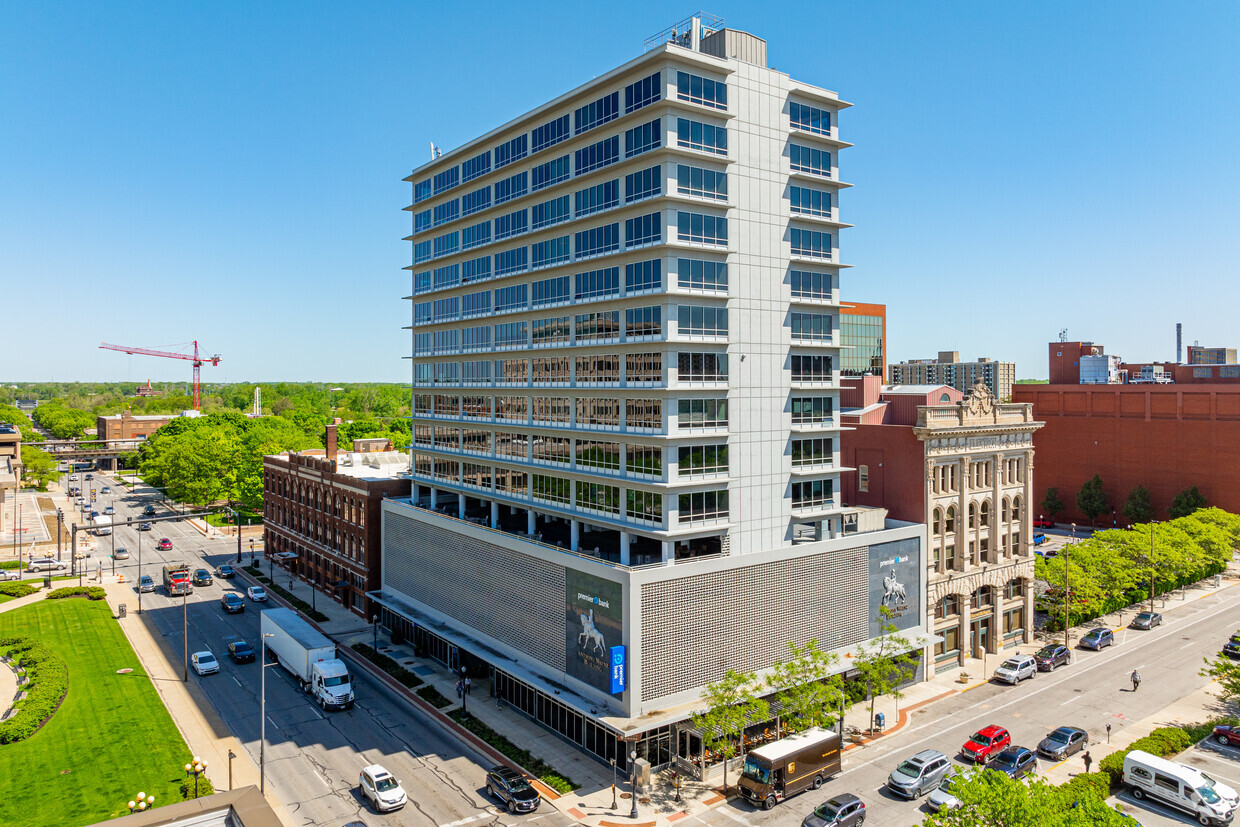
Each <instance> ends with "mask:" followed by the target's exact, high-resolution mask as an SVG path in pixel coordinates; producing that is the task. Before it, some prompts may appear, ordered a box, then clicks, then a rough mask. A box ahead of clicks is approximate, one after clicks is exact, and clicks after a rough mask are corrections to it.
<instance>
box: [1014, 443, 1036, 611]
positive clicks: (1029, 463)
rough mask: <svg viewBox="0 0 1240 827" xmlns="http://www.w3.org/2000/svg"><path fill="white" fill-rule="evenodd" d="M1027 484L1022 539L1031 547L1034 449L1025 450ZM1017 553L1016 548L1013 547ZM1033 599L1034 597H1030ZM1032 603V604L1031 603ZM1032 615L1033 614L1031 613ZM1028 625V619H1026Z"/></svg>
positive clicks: (1021, 517)
mask: <svg viewBox="0 0 1240 827" xmlns="http://www.w3.org/2000/svg"><path fill="white" fill-rule="evenodd" d="M1023 470H1024V472H1025V473H1024V477H1025V485H1024V488H1023V489H1022V490H1023V492H1024V493H1023V495H1022V496H1021V498H1020V500H1021V502H1020V541H1021V543H1023V544H1024V547H1025V548H1030V545H1029V544H1030V542H1031V541H1032V540H1033V449H1030V450H1028V451H1026V452H1025V467H1024V469H1023ZM1013 553H1016V549H1013ZM1030 599H1031V600H1032V598H1030ZM1030 605H1032V604H1030ZM1030 617H1032V615H1030ZM1026 625H1028V621H1026Z"/></svg>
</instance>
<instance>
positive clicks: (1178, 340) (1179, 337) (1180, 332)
mask: <svg viewBox="0 0 1240 827" xmlns="http://www.w3.org/2000/svg"><path fill="white" fill-rule="evenodd" d="M1183 346H1184V325H1182V324H1180V323H1179V322H1176V323H1175V363H1176V364H1177V365H1182V364H1184V360H1183V359H1182V358H1181V356H1182V355H1183V353H1182V348H1183Z"/></svg>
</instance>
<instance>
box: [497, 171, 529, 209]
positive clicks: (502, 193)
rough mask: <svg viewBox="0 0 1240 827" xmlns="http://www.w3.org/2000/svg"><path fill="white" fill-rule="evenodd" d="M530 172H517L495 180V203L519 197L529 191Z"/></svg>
mask: <svg viewBox="0 0 1240 827" xmlns="http://www.w3.org/2000/svg"><path fill="white" fill-rule="evenodd" d="M529 189H530V174H529V173H528V172H518V173H517V174H516V175H513V176H511V177H508V178H505V179H504V180H502V181H496V182H495V203H496V204H503V203H504V202H505V201H511V200H512V199H514V198H520V197H521V196H522V195H525V194H526V193H527V192H529Z"/></svg>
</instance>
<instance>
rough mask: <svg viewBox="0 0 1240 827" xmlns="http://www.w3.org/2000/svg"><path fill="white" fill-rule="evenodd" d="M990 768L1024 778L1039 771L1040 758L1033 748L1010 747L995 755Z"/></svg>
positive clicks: (1013, 776)
mask: <svg viewBox="0 0 1240 827" xmlns="http://www.w3.org/2000/svg"><path fill="white" fill-rule="evenodd" d="M989 766H990V769H992V770H997V771H999V772H1001V773H1004V774H1006V775H1010V776H1011V777H1012V778H1023V777H1024V776H1026V775H1028V774H1029V773H1031V772H1037V769H1038V758H1037V756H1036V755H1034V754H1033V751H1032V750H1028V749H1025V748H1024V747H1010V748H1008V749H1005V750H1004V751H1003V752H1001V753H999V754H998V755H996V756H995V760H993V761H991V762H990V765H989Z"/></svg>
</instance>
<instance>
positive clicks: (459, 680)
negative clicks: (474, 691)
mask: <svg viewBox="0 0 1240 827" xmlns="http://www.w3.org/2000/svg"><path fill="white" fill-rule="evenodd" d="M461 694H462V689H461V679H460V678H457V679H456V696H457V697H458V698H459V697H461Z"/></svg>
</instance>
